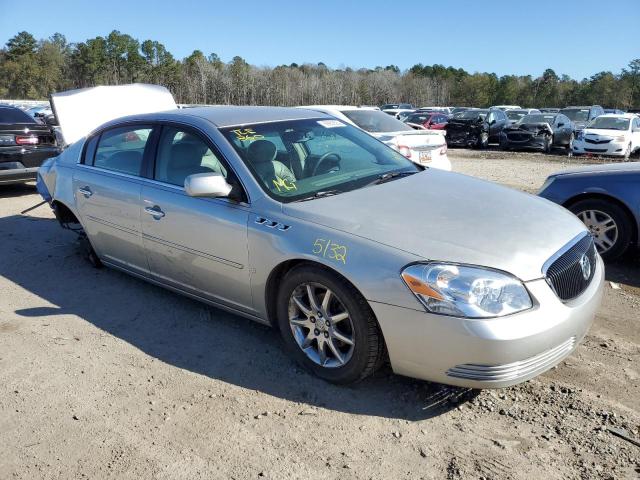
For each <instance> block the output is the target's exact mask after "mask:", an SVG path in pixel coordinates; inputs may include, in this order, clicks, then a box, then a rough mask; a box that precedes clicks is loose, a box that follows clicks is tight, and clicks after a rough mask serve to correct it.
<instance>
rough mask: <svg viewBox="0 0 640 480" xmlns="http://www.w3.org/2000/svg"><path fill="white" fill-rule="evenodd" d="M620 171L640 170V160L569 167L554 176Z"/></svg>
mask: <svg viewBox="0 0 640 480" xmlns="http://www.w3.org/2000/svg"><path fill="white" fill-rule="evenodd" d="M614 172H615V173H618V172H640V162H621V163H605V164H602V165H586V166H584V167H575V168H567V169H566V170H562V171H560V172H556V173H554V174H553V175H551V176H552V177H560V176H562V175H576V174H581V173H582V174H592V173H614Z"/></svg>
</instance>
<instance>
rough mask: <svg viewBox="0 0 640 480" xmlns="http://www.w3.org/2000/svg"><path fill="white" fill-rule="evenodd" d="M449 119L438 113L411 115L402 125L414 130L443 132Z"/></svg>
mask: <svg viewBox="0 0 640 480" xmlns="http://www.w3.org/2000/svg"><path fill="white" fill-rule="evenodd" d="M448 121H449V117H447V116H446V115H445V114H443V113H438V112H424V113H413V114H411V115H409V116H408V117H407V118H405V119H404V123H406V124H407V125H409V126H411V127H413V128H416V129H422V128H425V129H427V130H443V129H444V127H445V125H446V124H447V122H448Z"/></svg>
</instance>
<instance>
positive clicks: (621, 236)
mask: <svg viewBox="0 0 640 480" xmlns="http://www.w3.org/2000/svg"><path fill="white" fill-rule="evenodd" d="M569 210H570V211H571V212H573V213H574V214H575V215H576V216H577V217H578V218H579V219H580V220H582V222H583V223H584V224H585V225H586V226H587V228H588V229H589V231H590V232H591V234H592V235H593V236H594V240H595V241H596V247H597V249H598V253H600V255H601V256H602V258H603V259H604V260H615V259H616V258H618V257H620V256H621V255H623V254H624V253H625V252H626V251H627V248H628V247H629V242H630V241H631V234H632V229H633V226H632V223H631V219H630V218H629V215H627V212H625V211H624V210H623V209H622V207H620V206H619V205H617V204H616V203H613V202H611V201H608V200H601V199H599V198H591V199H586V200H581V201H579V202H577V203H574V204H573V205H570V206H569ZM607 219H608V220H607ZM605 221H606V223H605ZM610 222H612V223H611V226H612V227H613V228H614V229H615V231H614V230H608V231H603V228H606V227H607V226H609V224H610ZM598 224H599V225H598ZM603 225H604V227H603ZM614 233H615V234H614Z"/></svg>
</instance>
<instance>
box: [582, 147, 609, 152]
mask: <svg viewBox="0 0 640 480" xmlns="http://www.w3.org/2000/svg"><path fill="white" fill-rule="evenodd" d="M584 151H585V152H591V153H604V152H606V151H607V149H606V148H585V149H584Z"/></svg>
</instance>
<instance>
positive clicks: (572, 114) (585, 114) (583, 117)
mask: <svg viewBox="0 0 640 480" xmlns="http://www.w3.org/2000/svg"><path fill="white" fill-rule="evenodd" d="M561 112H562V113H563V114H564V115H566V116H567V117H569V120H571V121H572V122H586V121H587V120H589V109H588V108H564V109H562V110H561Z"/></svg>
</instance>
